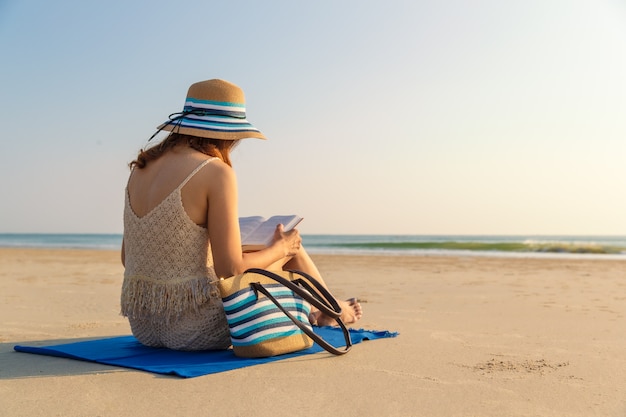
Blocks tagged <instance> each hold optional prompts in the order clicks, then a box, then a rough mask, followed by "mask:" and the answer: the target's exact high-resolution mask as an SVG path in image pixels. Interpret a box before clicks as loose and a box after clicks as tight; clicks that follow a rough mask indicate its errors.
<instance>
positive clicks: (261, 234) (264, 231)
mask: <svg viewBox="0 0 626 417" xmlns="http://www.w3.org/2000/svg"><path fill="white" fill-rule="evenodd" d="M254 218H255V220H248V221H247V223H252V222H258V221H259V218H258V216H255V217H254ZM301 220H302V218H301V217H300V216H297V215H278V216H272V217H270V218H269V219H267V220H265V221H264V222H263V223H261V224H260V225H259V224H258V223H256V229H254V230H253V231H252V232H251V233H248V234H246V235H245V238H244V233H243V229H242V233H241V235H242V238H241V242H242V244H243V245H262V246H266V245H268V244H269V243H270V242H271V241H272V238H273V237H274V231H275V230H276V226H277V225H279V224H282V225H284V226H285V231H289V230H291V229H293V228H294V227H296V225H297V224H298V223H300V221H301ZM240 223H241V220H240ZM246 228H248V225H246Z"/></svg>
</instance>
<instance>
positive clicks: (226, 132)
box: [157, 122, 267, 140]
mask: <svg viewBox="0 0 626 417" xmlns="http://www.w3.org/2000/svg"><path fill="white" fill-rule="evenodd" d="M157 129H158V130H166V131H169V132H175V133H180V134H182V135H191V136H198V137H201V138H208V139H220V140H239V139H252V138H255V139H264V140H265V139H267V138H266V137H265V135H263V133H261V132H260V131H258V130H256V129H241V130H238V129H218V128H215V127H211V126H198V127H190V126H185V125H183V124H177V123H171V122H169V123H168V122H166V123H163V124H162V125H160V126H159V127H157Z"/></svg>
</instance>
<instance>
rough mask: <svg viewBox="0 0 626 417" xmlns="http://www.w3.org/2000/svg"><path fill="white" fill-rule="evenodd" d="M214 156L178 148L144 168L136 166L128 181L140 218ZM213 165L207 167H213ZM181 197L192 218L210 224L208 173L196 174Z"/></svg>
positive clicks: (133, 208)
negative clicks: (208, 220)
mask: <svg viewBox="0 0 626 417" xmlns="http://www.w3.org/2000/svg"><path fill="white" fill-rule="evenodd" d="M210 158H211V157H209V156H207V155H205V154H202V153H200V152H197V151H194V150H191V149H174V150H172V151H170V152H167V153H166V154H164V155H163V156H161V157H160V158H159V159H157V160H155V161H151V162H150V163H149V164H148V165H147V166H146V167H145V168H143V169H135V170H134V171H133V173H132V175H131V176H130V179H129V182H128V194H129V198H130V205H131V207H132V210H133V212H134V213H135V214H136V215H137V216H138V217H143V216H145V215H146V214H148V213H150V211H152V210H153V209H154V208H155V207H157V206H158V205H159V204H161V202H162V201H163V200H164V199H165V198H166V197H167V196H168V195H170V194H171V193H172V192H173V191H174V190H175V189H176V188H177V187H178V186H180V184H181V183H182V182H183V181H184V180H185V178H187V177H188V176H189V174H190V173H192V172H193V171H194V170H195V169H196V168H197V167H198V166H199V165H200V164H201V163H202V162H203V161H205V160H207V159H210ZM210 165H212V164H209V165H207V166H205V167H204V168H203V170H205V169H210V168H208V167H209V166H210ZM181 199H182V203H183V207H184V208H185V212H186V213H187V215H188V216H189V218H190V219H191V220H192V221H193V222H194V223H196V224H197V225H199V226H202V227H206V226H207V212H208V187H207V184H206V176H205V175H195V176H193V177H192V178H191V179H190V180H189V182H188V183H187V184H185V186H184V187H183V188H182V190H181Z"/></svg>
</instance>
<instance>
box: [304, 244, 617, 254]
mask: <svg viewBox="0 0 626 417" xmlns="http://www.w3.org/2000/svg"><path fill="white" fill-rule="evenodd" d="M315 246H318V245H315ZM322 246H323V247H326V248H329V249H331V248H334V249H346V250H361V251H399V252H408V251H436V250H438V251H471V252H506V253H511V252H519V253H563V254H567V253H570V254H596V255H597V254H607V255H619V254H626V246H621V245H606V244H600V243H594V242H549V241H521V242H478V241H424V242H410V241H404V242H403V241H399V242H385V241H368V242H335V243H333V242H327V243H325V244H321V245H319V246H318V247H322Z"/></svg>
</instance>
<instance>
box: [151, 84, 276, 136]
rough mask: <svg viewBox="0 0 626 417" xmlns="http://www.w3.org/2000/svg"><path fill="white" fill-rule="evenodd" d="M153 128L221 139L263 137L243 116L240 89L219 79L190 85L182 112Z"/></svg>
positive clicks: (244, 110) (242, 98)
mask: <svg viewBox="0 0 626 417" xmlns="http://www.w3.org/2000/svg"><path fill="white" fill-rule="evenodd" d="M157 129H158V130H159V131H161V130H167V131H171V132H176V133H181V134H186V135H192V136H199V137H204V138H212V139H222V140H237V139H244V138H259V139H265V136H264V135H263V134H262V133H261V132H260V131H259V129H257V128H256V127H254V126H253V125H252V124H251V123H250V122H249V121H248V120H247V119H246V107H245V99H244V95H243V91H242V90H241V89H240V88H239V87H237V86H236V85H234V84H232V83H229V82H227V81H223V80H208V81H202V82H199V83H195V84H193V85H192V86H191V87H190V88H189V92H188V93H187V99H186V101H185V106H184V108H183V111H182V112H180V113H173V114H171V115H170V116H169V120H168V121H167V122H165V123H163V124H161V125H160V126H159V127H158V128H157Z"/></svg>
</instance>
